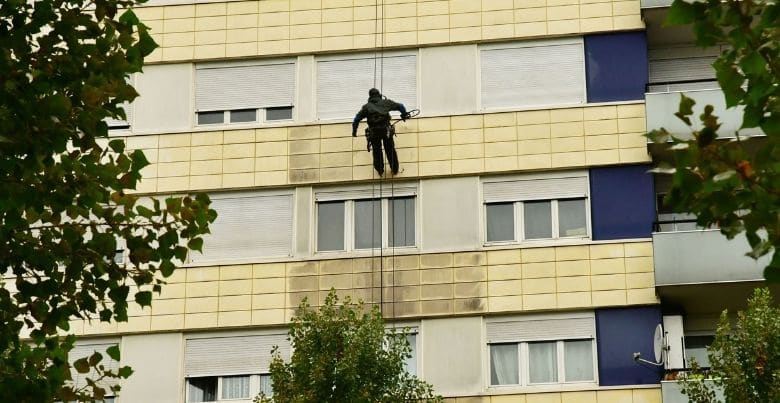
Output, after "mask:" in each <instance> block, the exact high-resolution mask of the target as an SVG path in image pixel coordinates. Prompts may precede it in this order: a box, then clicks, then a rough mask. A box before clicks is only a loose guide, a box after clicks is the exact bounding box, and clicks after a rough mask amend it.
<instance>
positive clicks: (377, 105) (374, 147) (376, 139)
mask: <svg viewBox="0 0 780 403" xmlns="http://www.w3.org/2000/svg"><path fill="white" fill-rule="evenodd" d="M390 111H399V112H401V119H403V120H404V121H405V120H406V119H408V118H409V113H408V112H406V108H405V107H404V105H403V104H400V103H398V102H394V101H392V100H390V99H387V98H383V97H382V94H381V93H380V92H379V90H378V89H376V88H372V89H370V90H369V91H368V102H367V103H366V104H365V105H363V107H362V108H360V112H358V113H357V115H355V120H353V121H352V137H356V136H357V129H358V124H360V121H361V120H363V119H366V121H367V122H368V131H367V136H368V141H369V142H370V144H371V151H372V153H373V156H374V168H375V169H376V171H377V172H379V175H382V174H383V173H384V172H385V163H384V161H383V159H382V143H384V147H385V154H387V161H388V162H389V163H390V169H391V170H392V172H393V175H395V174H397V173H398V155H397V154H396V152H395V143H394V142H393V134H394V133H392V131H391V130H390Z"/></svg>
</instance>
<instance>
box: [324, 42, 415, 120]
mask: <svg viewBox="0 0 780 403" xmlns="http://www.w3.org/2000/svg"><path fill="white" fill-rule="evenodd" d="M376 56H377V55H375V54H374V53H371V54H366V55H360V56H351V57H345V56H342V57H339V58H333V57H327V58H323V59H321V60H318V61H317V116H318V118H319V119H346V118H352V117H353V116H355V113H357V111H358V108H360V106H361V105H363V104H364V103H365V102H366V99H367V98H368V89H369V88H371V87H377V88H381V89H382V92H383V93H385V94H387V96H388V97H389V98H391V99H393V100H394V101H396V102H400V103H402V104H404V106H406V109H407V110H409V109H414V108H415V105H417V55H415V54H409V53H408V52H406V53H391V52H386V53H385V54H384V57H376Z"/></svg>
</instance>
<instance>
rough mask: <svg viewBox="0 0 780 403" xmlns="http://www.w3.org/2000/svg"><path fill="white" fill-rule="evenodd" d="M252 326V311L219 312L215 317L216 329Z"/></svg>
mask: <svg viewBox="0 0 780 403" xmlns="http://www.w3.org/2000/svg"><path fill="white" fill-rule="evenodd" d="M250 324H252V311H229V312H219V313H218V316H217V326H218V327H231V326H248V325H250Z"/></svg>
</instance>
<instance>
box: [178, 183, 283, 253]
mask: <svg viewBox="0 0 780 403" xmlns="http://www.w3.org/2000/svg"><path fill="white" fill-rule="evenodd" d="M211 200H212V203H211V208H213V209H215V210H217V211H218V212H219V218H218V219H217V220H216V221H215V222H214V223H212V224H211V226H210V230H211V233H210V234H208V235H206V236H205V238H204V242H203V253H202V254H200V253H198V254H192V255H191V256H190V260H191V261H193V262H216V261H219V262H223V261H231V260H242V259H243V260H246V259H258V258H268V257H283V256H290V255H291V254H292V242H293V213H292V211H293V196H292V195H291V194H283V193H282V194H279V193H274V192H231V193H222V194H212V195H211Z"/></svg>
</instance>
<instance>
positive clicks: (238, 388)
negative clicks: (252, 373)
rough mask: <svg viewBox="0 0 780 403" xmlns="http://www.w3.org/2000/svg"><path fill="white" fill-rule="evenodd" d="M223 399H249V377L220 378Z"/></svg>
mask: <svg viewBox="0 0 780 403" xmlns="http://www.w3.org/2000/svg"><path fill="white" fill-rule="evenodd" d="M222 398H223V399H247V398H249V376H248V375H246V376H225V377H222Z"/></svg>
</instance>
